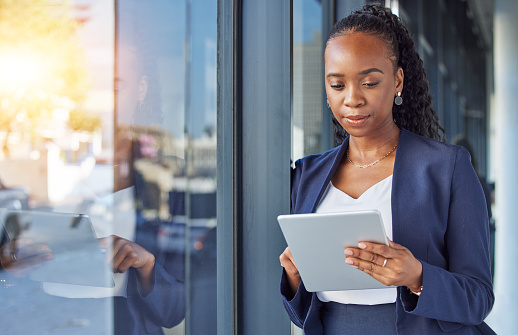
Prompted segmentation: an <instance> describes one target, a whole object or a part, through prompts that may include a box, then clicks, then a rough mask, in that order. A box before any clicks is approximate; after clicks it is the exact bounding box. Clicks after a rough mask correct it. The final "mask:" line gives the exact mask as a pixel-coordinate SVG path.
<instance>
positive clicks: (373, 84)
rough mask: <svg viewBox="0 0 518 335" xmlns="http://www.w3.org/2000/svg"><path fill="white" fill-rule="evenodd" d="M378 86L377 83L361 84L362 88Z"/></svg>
mask: <svg viewBox="0 0 518 335" xmlns="http://www.w3.org/2000/svg"><path fill="white" fill-rule="evenodd" d="M378 84H379V83H378V82H375V83H365V84H363V86H367V87H374V86H376V85H378Z"/></svg>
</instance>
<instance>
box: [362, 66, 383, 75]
mask: <svg viewBox="0 0 518 335" xmlns="http://www.w3.org/2000/svg"><path fill="white" fill-rule="evenodd" d="M372 72H379V73H383V71H381V70H380V69H378V68H375V67H371V68H370V69H367V70H363V71H361V72H360V74H361V75H366V74H369V73H372Z"/></svg>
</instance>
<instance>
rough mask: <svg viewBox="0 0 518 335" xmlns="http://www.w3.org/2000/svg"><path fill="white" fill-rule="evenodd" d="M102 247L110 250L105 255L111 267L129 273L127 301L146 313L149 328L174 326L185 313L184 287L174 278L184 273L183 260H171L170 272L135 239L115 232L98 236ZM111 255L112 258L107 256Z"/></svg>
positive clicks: (145, 318) (145, 321) (115, 270)
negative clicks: (125, 237) (117, 234)
mask: <svg viewBox="0 0 518 335" xmlns="http://www.w3.org/2000/svg"><path fill="white" fill-rule="evenodd" d="M99 244H100V245H101V246H102V247H105V248H107V249H110V248H111V250H112V255H107V257H108V260H109V261H110V262H111V264H112V267H113V271H114V272H119V273H123V272H126V271H129V276H128V287H127V292H128V304H129V305H132V306H133V308H134V309H135V310H139V311H140V312H141V313H142V314H144V315H145V317H144V318H143V319H144V323H146V324H147V325H148V326H147V328H148V329H153V328H155V327H157V326H161V327H168V328H170V327H173V326H175V325H177V324H179V323H180V322H181V321H182V320H183V318H184V317H185V287H184V283H183V282H182V281H180V280H178V279H177V277H178V278H181V275H182V273H183V260H179V259H174V260H172V261H171V263H172V264H173V265H172V269H171V273H168V272H167V271H166V270H165V268H164V267H163V265H162V264H160V263H158V262H156V261H155V255H154V254H153V253H151V252H149V251H148V250H147V249H145V248H144V247H142V246H140V245H139V244H137V243H134V242H131V241H128V240H126V239H123V238H121V237H118V236H110V237H107V238H103V239H100V240H99ZM110 258H111V259H110Z"/></svg>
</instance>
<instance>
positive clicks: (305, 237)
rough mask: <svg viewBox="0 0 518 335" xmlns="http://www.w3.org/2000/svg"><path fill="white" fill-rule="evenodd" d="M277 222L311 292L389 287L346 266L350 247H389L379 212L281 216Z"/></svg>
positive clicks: (305, 284)
mask: <svg viewBox="0 0 518 335" xmlns="http://www.w3.org/2000/svg"><path fill="white" fill-rule="evenodd" d="M277 220H278V221H279V225H280V227H281V230H282V233H283V234H284V238H285V239H286V242H287V243H288V246H289V247H290V250H291V253H292V255H293V259H294V261H295V264H296V265H297V268H298V270H299V273H300V276H301V278H302V281H303V283H304V286H305V287H306V289H307V290H308V291H309V292H317V291H340V290H360V289H377V288H387V286H385V285H383V284H381V283H380V282H378V281H377V280H375V279H374V278H372V277H371V276H369V275H368V274H366V273H365V272H363V271H360V270H358V269H356V268H354V267H353V266H351V265H349V264H346V263H345V254H344V250H345V248H346V247H357V246H358V242H360V241H366V242H367V241H368V242H377V243H383V244H386V245H388V241H387V235H386V234H385V228H384V226H383V221H382V218H381V214H380V212H379V211H377V210H367V211H354V212H342V213H322V214H316V213H312V214H290V215H279V216H278V218H277Z"/></svg>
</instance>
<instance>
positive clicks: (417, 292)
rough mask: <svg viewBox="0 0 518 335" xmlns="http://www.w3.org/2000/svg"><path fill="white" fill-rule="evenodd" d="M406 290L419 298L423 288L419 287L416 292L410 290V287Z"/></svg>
mask: <svg viewBox="0 0 518 335" xmlns="http://www.w3.org/2000/svg"><path fill="white" fill-rule="evenodd" d="M407 288H408V290H409V291H410V293H412V294H415V295H417V296H420V295H421V292H422V291H423V286H420V287H419V288H418V289H417V290H416V289H411V288H410V287H407Z"/></svg>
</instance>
